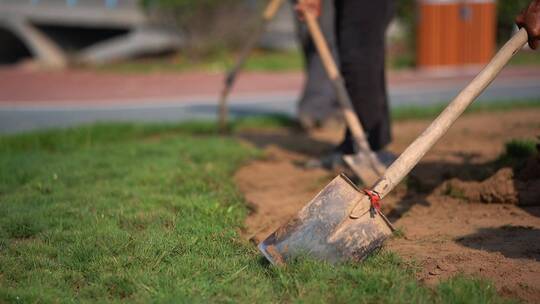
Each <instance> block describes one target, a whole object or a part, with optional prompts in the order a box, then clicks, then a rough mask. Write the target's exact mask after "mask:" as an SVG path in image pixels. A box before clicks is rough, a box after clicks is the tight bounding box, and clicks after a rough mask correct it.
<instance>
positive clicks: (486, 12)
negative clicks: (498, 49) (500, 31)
mask: <svg viewBox="0 0 540 304" xmlns="http://www.w3.org/2000/svg"><path fill="white" fill-rule="evenodd" d="M495 5H496V4H495V0H460V1H456V0H419V9H418V13H419V22H418V40H417V63H418V66H419V67H452V66H462V65H471V64H482V63H486V62H488V61H489V59H490V58H491V56H492V55H493V54H494V52H495V43H496V42H495V36H496V32H495V31H496V7H495Z"/></svg>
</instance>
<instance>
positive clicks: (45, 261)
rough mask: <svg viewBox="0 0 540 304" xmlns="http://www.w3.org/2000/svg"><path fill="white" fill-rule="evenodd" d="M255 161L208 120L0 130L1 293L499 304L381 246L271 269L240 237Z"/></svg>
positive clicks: (1, 298)
mask: <svg viewBox="0 0 540 304" xmlns="http://www.w3.org/2000/svg"><path fill="white" fill-rule="evenodd" d="M284 123H285V124H286V123H287V122H286V121H285V120H283V119H275V118H266V119H264V120H260V119H251V120H249V121H245V122H243V123H239V124H237V125H235V128H234V129H236V130H238V129H241V128H243V127H246V126H259V127H260V126H266V127H272V126H275V125H281V124H284ZM255 157H263V155H261V152H260V151H257V150H256V149H255V148H252V147H248V146H245V145H243V144H240V143H239V142H238V141H237V140H236V139H234V138H233V137H229V138H224V137H219V136H217V135H215V132H214V128H213V126H212V125H211V124H209V123H208V124H207V123H186V124H183V125H125V124H119V125H96V126H89V127H81V128H76V129H69V130H59V131H47V132H42V133H33V134H25V135H17V136H10V137H0V210H1V214H2V215H1V216H0V302H16V303H19V302H24V303H27V302H46V303H47V302H74V301H77V302H79V301H80V302H95V301H99V302H105V301H107V302H108V301H110V302H119V301H129V302H141V303H147V302H174V303H176V302H185V303H192V302H209V301H210V302H249V303H260V302H307V303H311V302H335V303H343V302H352V303H368V302H369V303H374V302H376V303H434V302H435V303H497V302H503V300H502V299H501V298H499V297H498V296H497V295H496V292H495V289H494V287H493V286H492V285H491V284H490V283H488V282H483V281H480V280H476V279H471V278H465V277H456V278H453V279H451V280H449V281H446V282H444V283H442V284H440V285H439V286H437V287H436V288H434V289H428V288H427V287H424V286H422V285H421V284H419V283H418V282H417V281H416V280H415V277H414V271H415V267H414V265H410V264H406V263H404V262H403V261H402V260H400V259H399V258H398V257H396V256H395V255H393V254H391V253H388V252H384V251H383V252H381V253H379V254H377V255H374V256H372V257H370V258H369V259H368V260H367V261H366V262H365V263H362V264H358V265H338V266H331V265H328V264H325V263H320V262H316V261H312V260H306V259H301V260H298V261H296V262H294V263H292V264H291V265H289V266H288V267H286V268H276V267H272V266H270V265H268V263H266V262H265V260H264V259H263V258H262V257H261V255H260V254H259V252H258V251H257V250H256V249H255V248H254V246H252V245H251V244H249V243H248V242H247V241H244V240H242V239H241V238H240V237H239V234H238V230H239V229H240V228H241V227H242V225H243V220H244V218H245V216H246V214H247V208H246V206H245V204H244V202H243V199H242V197H241V195H240V194H239V192H238V191H237V189H236V188H235V185H234V183H233V181H232V179H231V176H232V174H233V172H234V171H235V170H236V169H237V168H238V167H239V166H240V165H242V164H243V163H245V162H246V161H249V160H250V159H253V158H255Z"/></svg>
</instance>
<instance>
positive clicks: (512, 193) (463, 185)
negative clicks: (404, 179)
mask: <svg viewBox="0 0 540 304" xmlns="http://www.w3.org/2000/svg"><path fill="white" fill-rule="evenodd" d="M514 171H515V169H513V168H502V169H500V170H498V171H497V172H496V173H495V174H494V175H493V176H491V177H489V178H488V179H486V180H484V181H481V182H475V181H462V180H459V179H452V180H450V181H448V182H445V183H444V185H443V186H442V187H441V188H442V189H441V191H442V192H443V193H446V194H449V195H453V196H458V197H461V198H464V199H467V200H468V201H470V202H482V203H487V204H492V203H498V204H517V205H522V206H538V205H540V156H535V157H531V158H530V159H529V160H528V161H527V162H526V164H525V165H524V166H523V168H521V169H519V170H517V172H514Z"/></svg>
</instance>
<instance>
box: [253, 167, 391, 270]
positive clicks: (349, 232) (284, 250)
mask: <svg viewBox="0 0 540 304" xmlns="http://www.w3.org/2000/svg"><path fill="white" fill-rule="evenodd" d="M357 203H359V204H360V206H361V207H362V209H361V210H362V213H361V214H362V216H360V217H359V218H358V219H351V218H350V217H349V213H350V211H351V209H352V208H353V207H354V206H356V204H357ZM392 231H393V227H392V225H391V224H390V222H389V221H388V220H387V219H386V217H385V216H384V215H383V214H382V213H380V212H378V211H376V210H375V209H373V208H371V203H370V201H369V197H368V196H366V195H365V194H364V193H363V192H362V191H360V190H359V189H358V188H356V186H354V184H353V183H352V182H351V181H350V180H349V179H348V178H347V177H346V176H345V175H340V176H338V177H336V178H335V179H334V180H333V181H332V182H330V184H328V185H327V186H326V187H325V188H324V189H323V190H322V191H321V192H320V193H319V194H318V195H317V196H316V197H315V198H314V199H313V200H312V201H311V202H309V204H307V205H306V206H304V208H303V209H302V210H301V211H300V212H299V213H298V214H297V215H296V217H295V218H294V219H292V220H291V221H289V223H287V224H285V225H284V226H282V227H281V228H279V229H278V230H276V231H275V232H274V233H272V234H271V235H270V236H269V237H268V238H267V239H266V240H264V241H263V242H261V243H260V244H259V246H258V247H259V250H260V251H261V252H262V253H263V254H264V256H265V257H266V258H267V259H268V260H269V261H270V262H271V263H272V264H282V263H286V262H287V261H290V260H291V259H294V258H295V257H298V256H302V255H309V256H311V257H314V258H317V259H321V260H325V261H328V262H331V263H337V262H342V261H349V260H354V261H361V260H363V259H364V258H365V257H366V256H367V255H369V253H371V252H372V251H374V250H376V249H377V248H379V247H381V246H382V243H383V241H384V240H385V239H386V238H387V237H388V236H389V235H391V234H392Z"/></svg>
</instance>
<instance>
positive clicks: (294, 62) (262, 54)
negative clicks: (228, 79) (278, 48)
mask: <svg viewBox="0 0 540 304" xmlns="http://www.w3.org/2000/svg"><path fill="white" fill-rule="evenodd" d="M236 60H237V55H236V54H233V53H231V52H228V51H223V52H219V53H216V54H212V55H209V56H206V57H204V58H199V59H190V58H187V57H185V56H182V55H174V56H171V57H165V58H148V59H136V60H130V61H124V62H117V63H111V64H107V65H103V66H97V67H90V68H91V69H96V70H97V71H103V72H116V73H154V72H156V73H163V72H165V73H176V72H190V71H205V72H224V71H226V70H228V69H230V68H231V67H232V66H233V65H234V64H235V62H236ZM303 60H304V59H303V58H302V55H301V54H300V52H299V51H290V52H272V51H261V50H256V51H254V52H253V53H252V54H251V55H250V56H249V58H248V60H247V61H246V63H245V65H244V67H243V70H244V71H250V72H284V71H300V70H302V68H303V66H304V61H303Z"/></svg>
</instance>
